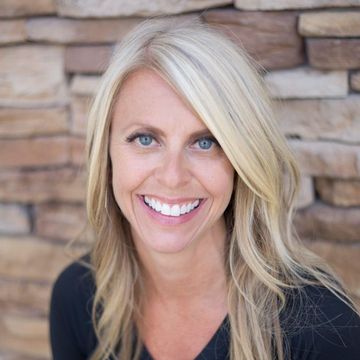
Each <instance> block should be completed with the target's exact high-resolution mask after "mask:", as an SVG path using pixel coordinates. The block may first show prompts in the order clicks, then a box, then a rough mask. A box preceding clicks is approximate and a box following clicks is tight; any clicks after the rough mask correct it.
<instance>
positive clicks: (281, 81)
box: [265, 67, 348, 99]
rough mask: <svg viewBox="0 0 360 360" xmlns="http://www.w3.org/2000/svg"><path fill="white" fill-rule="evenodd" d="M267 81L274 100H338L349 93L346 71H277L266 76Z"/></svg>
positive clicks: (300, 69) (309, 69)
mask: <svg viewBox="0 0 360 360" xmlns="http://www.w3.org/2000/svg"><path fill="white" fill-rule="evenodd" d="M265 81H266V84H267V85H268V87H269V90H270V93H271V95H272V96H273V97H274V98H282V99H291V98H295V99H296V98H337V97H345V96H346V95H347V92H348V79H347V73H346V72H345V71H330V72H329V71H327V72H324V71H319V70H314V69H311V68H305V67H304V68H297V69H294V70H277V71H272V72H270V73H268V74H266V75H265Z"/></svg>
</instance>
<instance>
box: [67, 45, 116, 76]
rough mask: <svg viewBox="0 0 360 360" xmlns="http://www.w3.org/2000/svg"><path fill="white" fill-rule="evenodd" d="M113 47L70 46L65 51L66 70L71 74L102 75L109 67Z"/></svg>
mask: <svg viewBox="0 0 360 360" xmlns="http://www.w3.org/2000/svg"><path fill="white" fill-rule="evenodd" d="M112 51H113V48H112V46H69V47H67V48H66V50H65V70H66V71H67V72H70V73H95V74H98V73H102V72H104V71H105V69H106V68H107V66H108V65H109V61H110V58H111V54H112Z"/></svg>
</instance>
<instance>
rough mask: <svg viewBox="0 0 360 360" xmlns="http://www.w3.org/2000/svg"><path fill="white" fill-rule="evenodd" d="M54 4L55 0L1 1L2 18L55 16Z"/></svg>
mask: <svg viewBox="0 0 360 360" xmlns="http://www.w3.org/2000/svg"><path fill="white" fill-rule="evenodd" d="M54 2H55V1H54V0H32V1H29V0H1V1H0V16H1V17H3V16H24V15H48V14H54V13H55V3H54Z"/></svg>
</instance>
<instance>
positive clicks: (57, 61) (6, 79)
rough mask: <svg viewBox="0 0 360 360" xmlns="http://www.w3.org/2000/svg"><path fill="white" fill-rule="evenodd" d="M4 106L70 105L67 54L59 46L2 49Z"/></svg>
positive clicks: (0, 72)
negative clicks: (64, 55)
mask: <svg viewBox="0 0 360 360" xmlns="http://www.w3.org/2000/svg"><path fill="white" fill-rule="evenodd" d="M0 78H1V82H0V106H15V107H19V106H29V105H31V106H36V105H52V104H57V103H60V104H63V103H66V86H65V77H64V74H63V51H62V49H61V48H59V47H55V46H38V45H36V46H32V45H24V46H16V47H5V48H2V49H0Z"/></svg>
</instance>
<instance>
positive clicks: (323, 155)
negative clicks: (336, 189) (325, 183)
mask: <svg viewBox="0 0 360 360" xmlns="http://www.w3.org/2000/svg"><path fill="white" fill-rule="evenodd" d="M289 144H290V146H291V147H292V149H293V151H294V153H295V155H296V157H297V160H298V163H299V165H300V168H301V170H302V173H303V174H306V175H313V176H330V177H338V178H342V179H349V178H359V177H360V146H359V145H345V144H338V143H331V142H319V141H314V142H310V141H299V140H290V141H289Z"/></svg>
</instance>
